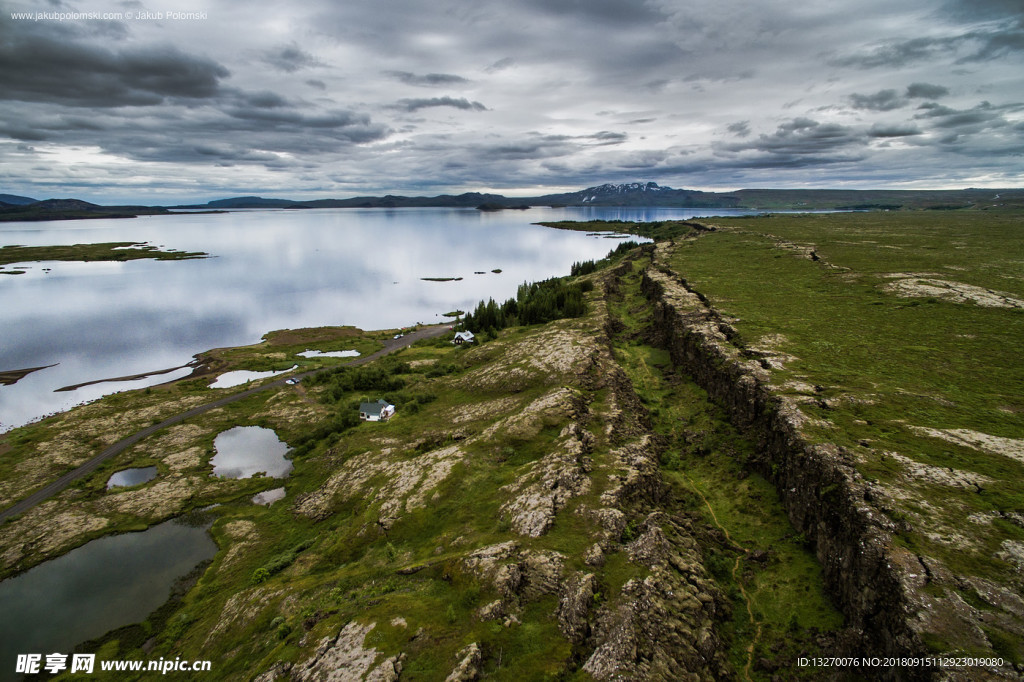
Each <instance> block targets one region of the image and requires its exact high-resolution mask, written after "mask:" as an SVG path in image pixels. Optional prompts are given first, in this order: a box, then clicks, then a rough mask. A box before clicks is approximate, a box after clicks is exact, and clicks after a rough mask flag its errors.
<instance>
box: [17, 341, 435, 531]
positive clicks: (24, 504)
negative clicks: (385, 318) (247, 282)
mask: <svg viewBox="0 0 1024 682" xmlns="http://www.w3.org/2000/svg"><path fill="white" fill-rule="evenodd" d="M447 331H449V330H448V327H447V326H446V325H434V326H430V327H421V328H420V329H418V330H416V331H414V332H409V333H408V334H406V335H405V336H403V337H402V338H400V339H387V340H386V341H385V342H384V348H382V349H380V350H379V351H377V352H376V353H373V354H371V355H367V356H364V357H361V358H356V359H355V360H352V361H350V362H346V363H344V366H345V367H357V366H359V365H365V364H366V363H368V362H373V361H374V360H376V359H378V358H382V357H384V356H385V355H388V354H390V353H394V352H395V351H396V350H398V349H399V348H405V347H406V346H410V345H412V344H413V343H414V342H416V341H419V340H420V339H430V338H436V337H438V336H441V335H442V334H444V333H445V332H447ZM336 366H337V365H335V367H336ZM320 371H324V370H311V371H309V372H302V373H301V374H293V375H291V376H288V377H282V378H280V379H277V380H275V381H272V382H270V383H268V384H263V385H262V386H257V387H256V388H250V389H248V390H246V391H242V392H241V393H235V394H232V395H229V396H225V397H223V398H221V399H220V400H215V401H213V402H211V403H206V404H205V405H198V406H196V407H193V408H192V409H191V410H187V411H186V412H180V413H178V414H176V415H174V416H172V417H168V418H167V419H165V420H163V421H162V422H160V423H158V424H153V425H152V426H148V427H146V428H144V429H142V430H141V431H138V432H136V433H134V434H132V435H130V436H128V437H127V438H123V439H121V440H119V441H117V442H116V443H114V444H113V445H111V446H110V447H108V448H106V449H105V450H103V451H102V452H101V453H100V454H98V455H96V456H95V457H93V458H92V459H90V460H89V461H87V462H85V463H84V464H82V465H81V466H79V467H78V468H76V469H73V470H71V471H69V472H67V473H66V474H64V475H63V476H61V477H60V478H58V479H57V480H55V481H53V482H52V483H49V484H47V485H46V486H44V487H42V488H40V489H39V490H37V491H36V492H34V493H32V494H31V495H29V496H28V497H26V498H25V499H23V500H21V501H20V502H16V503H15V504H13V505H11V506H10V507H8V508H7V509H4V510H3V511H0V523H3V522H5V521H6V520H7V519H9V518H11V517H13V516H17V515H18V514H23V513H25V512H27V511H28V510H29V509H31V508H32V507H34V506H36V505H37V504H39V503H40V502H42V501H43V500H47V499H49V498H51V497H53V496H54V495H56V494H57V493H59V492H60V491H62V490H64V488H66V487H68V486H69V485H70V484H71V483H72V482H74V481H77V480H78V479H79V478H82V477H83V476H87V475H88V474H91V473H92V472H93V471H95V470H96V469H97V467H99V465H100V464H102V463H103V462H105V461H106V460H108V459H110V458H111V457H114V456H115V455H119V454H121V453H122V452H124V451H125V450H127V449H128V448H130V447H131V446H133V445H135V444H136V443H138V442H139V441H141V440H142V439H144V438H148V437H149V436H151V435H153V434H154V433H156V432H157V431H159V430H161V429H165V428H167V427H168V426H173V425H174V424H178V423H180V422H183V421H185V420H186V419H188V418H189V417H195V416H197V415H200V414H203V413H204V412H209V411H210V410H213V409H216V408H218V407H223V406H225V405H228V404H230V403H233V402H237V401H239V400H244V399H245V398H248V397H249V396H251V395H254V394H256V393H260V392H262V391H268V390H270V389H272V388H281V387H283V386H285V385H286V384H285V381H287V380H288V379H295V378H304V377H308V376H310V375H312V374H316V373H317V372H320Z"/></svg>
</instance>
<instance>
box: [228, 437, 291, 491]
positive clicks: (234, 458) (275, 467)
mask: <svg viewBox="0 0 1024 682" xmlns="http://www.w3.org/2000/svg"><path fill="white" fill-rule="evenodd" d="M213 448H214V450H215V451H216V454H215V455H214V456H213V459H211V460H210V463H211V464H213V475H214V476H220V477H222V478H251V477H252V476H254V475H256V474H258V473H263V474H265V475H266V476H269V477H270V478H286V477H287V476H288V474H289V473H291V470H292V462H291V460H290V459H287V458H286V457H285V455H286V454H287V453H288V446H287V445H286V444H285V443H282V442H281V441H280V440H278V438H277V434H276V433H274V432H273V430H271V429H265V428H263V427H262V426H236V427H234V428H232V429H228V430H227V431H222V432H221V433H219V434H217V437H216V438H214V439H213Z"/></svg>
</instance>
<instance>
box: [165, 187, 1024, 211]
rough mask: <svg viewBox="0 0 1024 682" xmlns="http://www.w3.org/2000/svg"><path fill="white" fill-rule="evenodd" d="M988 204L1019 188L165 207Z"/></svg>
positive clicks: (613, 191) (648, 190)
mask: <svg viewBox="0 0 1024 682" xmlns="http://www.w3.org/2000/svg"><path fill="white" fill-rule="evenodd" d="M992 204H1004V205H1005V204H1013V205H1018V206H1024V190H1022V189H1005V190H1003V189H963V190H838V189H837V190H833V189H823V190H818V189H795V190H793V189H741V190H738V191H735V192H701V191H699V190H692V189H673V188H672V187H664V186H662V185H659V184H657V183H655V182H632V183H628V184H620V185H613V184H605V185H598V186H595V187H588V188H586V189H583V190H579V191H576V192H565V193H561V194H544V195H541V196H536V197H506V196H503V195H501V194H481V193H480V192H467V193H465V194H457V195H453V194H440V195H438V196H433V197H424V196H418V197H407V196H399V195H392V194H388V195H385V196H382V197H373V196H365V197H353V198H350V199H316V200H312V201H300V200H293V199H265V198H262V197H251V196H250V197H234V198H231V199H218V200H216V201H210V202H208V203H205V204H191V205H186V206H171V207H169V208H191V209H198V208H203V209H234V208H288V209H307V208H308V209H312V208H406V207H427V206H439V207H464V208H482V209H485V210H497V209H502V208H523V207H526V206H665V207H677V208H701V209H703V208H735V209H752V210H814V209H854V210H856V209H864V210H869V209H892V210H895V209H900V208H930V209H954V208H981V207H983V206H985V205H992Z"/></svg>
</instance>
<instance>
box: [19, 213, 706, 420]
mask: <svg viewBox="0 0 1024 682" xmlns="http://www.w3.org/2000/svg"><path fill="white" fill-rule="evenodd" d="M695 213H696V212H695V211H694V210H687V209H644V208H622V209H616V208H604V209H602V208H589V209H586V208H578V209H573V208H562V209H554V208H534V209H530V210H528V211H497V212H493V213H491V212H481V211H477V210H475V209H443V208H420V209H318V210H310V211H289V210H254V211H234V212H230V213H225V214H194V213H182V214H175V215H167V216H142V217H139V218H136V219H134V220H106V219H101V220H71V221H53V222H21V223H18V222H12V223H2V224H0V245H13V244H24V245H26V246H47V245H67V244H80V243H97V242H111V241H131V242H146V243H149V244H151V245H153V246H158V247H164V248H165V249H183V250H188V251H203V252H206V253H208V254H210V256H211V257H210V258H205V259H199V260H179V261H154V260H133V261H127V262H87V263H82V262H48V263H38V262H37V263H27V264H24V265H25V266H26V267H27V268H28V271H27V272H26V273H25V274H23V275H18V276H17V277H0V300H2V301H3V302H4V304H3V306H0V349H3V352H2V356H0V371H7V370H19V369H25V368H37V367H40V368H45V369H40V370H38V371H35V372H31V373H30V374H28V375H26V376H25V377H24V378H22V379H20V380H19V381H18V382H17V383H16V384H13V385H9V386H0V432H3V431H6V430H9V429H10V428H12V427H14V426H17V425H21V424H25V423H27V422H30V421H33V420H36V419H39V418H40V417H42V416H44V415H47V414H51V413H54V412H58V411H62V410H66V409H68V408H70V407H72V406H74V405H76V404H79V403H81V402H84V401H89V400H94V399H96V398H98V397H100V396H102V395H106V394H109V393H113V392H116V391H121V390H127V389H130V388H138V387H142V386H146V385H150V384H155V383H161V382H163V381H167V380H168V379H169V378H176V377H178V376H181V374H183V373H186V372H187V371H188V370H187V369H186V370H180V371H179V373H178V374H176V375H173V376H171V375H166V374H163V375H161V374H155V375H151V376H148V377H146V378H144V379H138V380H135V381H117V382H110V381H106V382H103V383H93V384H90V385H88V386H81V387H80V388H76V389H74V390H69V391H63V392H59V393H55V392H54V391H55V390H56V389H58V388H62V387H68V386H76V385H79V384H83V383H85V382H95V381H102V380H109V379H114V378H121V377H134V376H137V375H144V374H150V373H152V372H155V371H159V370H166V369H169V368H175V367H182V366H184V365H186V364H187V363H188V362H190V361H191V360H192V356H194V355H195V354H197V353H201V352H203V351H206V350H209V349H212V348H223V347H232V346H241V345H247V344H253V343H257V342H259V340H260V338H261V337H262V336H263V335H264V334H266V333H267V332H268V331H272V330H275V329H297V328H301V327H319V326H329V325H355V326H358V327H361V328H362V329H389V328H395V327H403V326H408V325H411V324H415V323H416V322H423V323H428V324H429V323H433V322H444V321H445V320H446V319H447V318H444V317H441V315H443V313H445V312H447V311H451V310H472V309H473V308H474V307H475V306H476V303H477V301H479V300H480V299H485V300H486V299H487V298H489V297H493V298H494V299H495V300H499V301H502V300H505V299H506V298H509V297H510V296H514V295H515V292H516V287H517V286H518V285H519V284H521V283H523V282H524V281H534V280H539V279H545V278H548V277H553V276H558V275H566V274H568V273H569V268H570V267H571V265H572V264H573V263H574V262H576V261H583V260H589V259H593V258H601V257H603V256H604V255H605V254H606V253H607V252H608V251H609V250H610V249H611V248H613V247H614V246H615V245H616V244H617V243H618V240H612V239H604V238H602V237H599V236H598V237H595V236H587V235H586V234H585V233H583V232H572V231H567V230H556V229H551V228H546V227H541V226H538V225H534V224H532V223H535V222H537V221H542V220H543V221H550V220H574V219H575V220H592V219H598V218H606V219H620V220H665V219H671V218H686V217H690V216H692V215H694V214H695ZM492 270H500V271H501V272H499V273H495V272H492ZM476 272H482V273H484V274H479V275H478V274H474V273H476ZM424 277H433V278H453V277H461V278H462V279H461V280H459V281H443V282H442V281H424V280H423V279H421V278H424Z"/></svg>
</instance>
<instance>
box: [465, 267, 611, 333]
mask: <svg viewBox="0 0 1024 682" xmlns="http://www.w3.org/2000/svg"><path fill="white" fill-rule="evenodd" d="M593 288H594V284H593V282H590V281H587V282H568V281H566V280H565V279H563V278H560V277H554V278H552V279H546V280H543V281H540V282H532V283H529V284H525V283H524V284H521V285H520V286H519V290H518V292H517V293H516V297H515V298H510V299H508V300H507V301H505V302H504V303H502V304H501V305H499V304H498V303H496V302H495V300H494V299H493V298H492V299H489V300H488V301H487V302H486V303H485V302H484V301H480V303H479V304H478V305H477V307H476V310H474V311H473V312H471V313H467V314H466V317H465V325H466V329H469V330H471V331H473V332H475V333H478V334H480V333H490V334H493V333H494V332H496V331H498V330H499V329H504V328H505V327H514V326H516V325H521V324H541V323H543V322H550V321H552V320H560V319H562V318H565V317H580V316H581V315H583V314H584V313H585V312H586V310H587V308H586V304H585V303H584V301H583V294H584V292H587V291H590V290H592V289H593Z"/></svg>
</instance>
